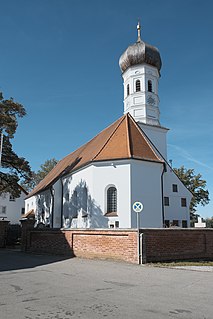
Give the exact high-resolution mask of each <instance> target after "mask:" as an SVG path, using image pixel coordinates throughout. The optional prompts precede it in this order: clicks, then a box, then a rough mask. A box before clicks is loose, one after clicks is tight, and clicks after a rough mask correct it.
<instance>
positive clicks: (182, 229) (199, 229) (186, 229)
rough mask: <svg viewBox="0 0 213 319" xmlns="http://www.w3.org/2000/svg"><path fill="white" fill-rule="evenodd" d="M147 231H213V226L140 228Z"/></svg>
mask: <svg viewBox="0 0 213 319" xmlns="http://www.w3.org/2000/svg"><path fill="white" fill-rule="evenodd" d="M143 231H144V232H146V231H152V232H153V231H198V232H199V231H213V228H194V227H192V228H178V227H177V228H172V227H171V228H140V232H141V233H142V232H143Z"/></svg>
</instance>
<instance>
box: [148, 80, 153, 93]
mask: <svg viewBox="0 0 213 319" xmlns="http://www.w3.org/2000/svg"><path fill="white" fill-rule="evenodd" d="M148 92H152V81H151V80H149V81H148Z"/></svg>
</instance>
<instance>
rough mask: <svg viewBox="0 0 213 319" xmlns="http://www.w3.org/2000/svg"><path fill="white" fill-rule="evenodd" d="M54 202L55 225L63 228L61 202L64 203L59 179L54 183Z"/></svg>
mask: <svg viewBox="0 0 213 319" xmlns="http://www.w3.org/2000/svg"><path fill="white" fill-rule="evenodd" d="M53 193H54V203H53V218H52V220H53V227H54V228H61V203H62V199H61V198H62V184H61V179H59V180H58V181H57V182H56V183H55V184H54V185H53Z"/></svg>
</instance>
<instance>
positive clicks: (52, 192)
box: [50, 186, 55, 228]
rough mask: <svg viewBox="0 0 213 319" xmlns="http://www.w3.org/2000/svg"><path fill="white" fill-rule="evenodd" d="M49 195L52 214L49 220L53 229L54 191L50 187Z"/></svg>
mask: <svg viewBox="0 0 213 319" xmlns="http://www.w3.org/2000/svg"><path fill="white" fill-rule="evenodd" d="M50 194H51V197H52V213H51V215H52V218H51V219H52V220H51V226H52V228H53V217H54V200H55V198H54V194H55V190H54V188H53V186H51V187H50Z"/></svg>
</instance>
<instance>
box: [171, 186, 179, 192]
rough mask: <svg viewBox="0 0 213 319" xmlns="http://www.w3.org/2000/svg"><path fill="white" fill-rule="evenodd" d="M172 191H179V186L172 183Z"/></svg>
mask: <svg viewBox="0 0 213 319" xmlns="http://www.w3.org/2000/svg"><path fill="white" fill-rule="evenodd" d="M172 191H173V192H174V193H177V191H178V186H177V184H172Z"/></svg>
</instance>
